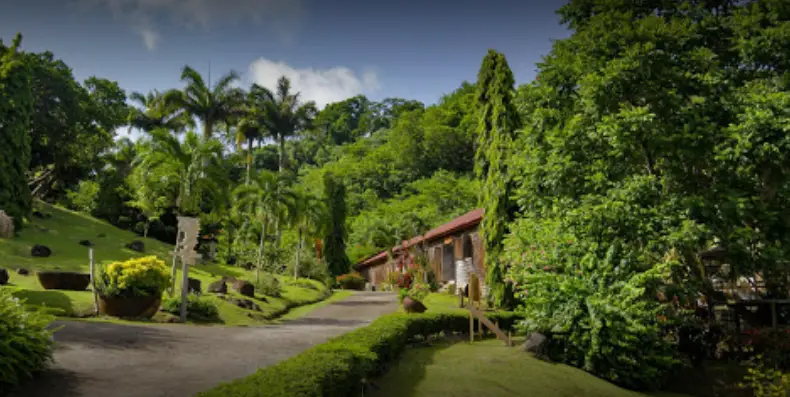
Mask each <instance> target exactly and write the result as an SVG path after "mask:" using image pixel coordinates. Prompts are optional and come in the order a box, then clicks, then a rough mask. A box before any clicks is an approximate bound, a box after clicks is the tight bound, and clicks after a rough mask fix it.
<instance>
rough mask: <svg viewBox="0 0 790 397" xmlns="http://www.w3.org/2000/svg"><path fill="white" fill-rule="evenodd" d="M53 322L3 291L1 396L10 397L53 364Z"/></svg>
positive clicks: (0, 302) (0, 309)
mask: <svg viewBox="0 0 790 397" xmlns="http://www.w3.org/2000/svg"><path fill="white" fill-rule="evenodd" d="M50 320H51V319H50V318H49V316H46V315H44V314H42V313H40V312H38V311H29V310H28V309H27V308H25V305H24V301H20V300H19V299H17V298H15V297H13V296H12V295H11V292H9V291H8V290H5V289H0V336H2V339H0V342H2V343H0V395H7V394H8V393H9V392H10V391H12V390H13V389H14V388H15V387H16V386H17V385H18V384H19V383H20V382H22V381H23V380H28V379H30V378H31V376H32V375H33V374H34V373H36V372H38V371H41V370H42V369H44V368H45V367H46V365H47V364H48V363H49V362H50V361H51V360H52V351H53V347H54V342H53V340H52V331H51V330H50V329H48V328H47V325H48V323H49V321H50Z"/></svg>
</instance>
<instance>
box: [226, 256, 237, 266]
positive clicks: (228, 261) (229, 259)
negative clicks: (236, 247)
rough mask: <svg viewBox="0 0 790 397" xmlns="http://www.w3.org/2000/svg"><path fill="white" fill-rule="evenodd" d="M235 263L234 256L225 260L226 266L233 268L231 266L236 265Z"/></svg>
mask: <svg viewBox="0 0 790 397" xmlns="http://www.w3.org/2000/svg"><path fill="white" fill-rule="evenodd" d="M236 262H237V259H236V257H235V256H231V257H229V258H228V260H227V264H228V265H230V266H233V265H235V264H236Z"/></svg>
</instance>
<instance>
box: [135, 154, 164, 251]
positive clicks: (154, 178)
mask: <svg viewBox="0 0 790 397" xmlns="http://www.w3.org/2000/svg"><path fill="white" fill-rule="evenodd" d="M169 171H170V170H168V169H167V168H166V167H153V168H145V167H138V168H135V170H134V172H133V173H132V174H131V175H129V182H130V183H129V186H130V188H131V193H132V200H130V201H128V202H127V204H128V205H129V206H131V207H133V208H136V209H138V210H139V211H140V212H141V213H142V215H143V216H144V217H145V220H144V223H143V237H148V229H149V228H150V227H151V222H153V221H156V220H158V219H159V217H160V216H162V214H164V212H165V211H166V210H167V208H168V207H170V205H172V203H173V200H172V196H173V194H172V191H168V190H172V189H170V186H168V178H167V173H168V172H169Z"/></svg>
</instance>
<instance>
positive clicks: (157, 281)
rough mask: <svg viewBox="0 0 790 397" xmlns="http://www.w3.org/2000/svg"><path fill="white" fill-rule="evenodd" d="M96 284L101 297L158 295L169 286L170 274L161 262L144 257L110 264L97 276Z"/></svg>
mask: <svg viewBox="0 0 790 397" xmlns="http://www.w3.org/2000/svg"><path fill="white" fill-rule="evenodd" d="M97 284H98V285H97V289H98V292H99V293H100V294H101V295H103V296H119V297H132V296H150V295H160V294H161V293H162V291H164V290H165V289H166V288H167V287H168V286H169V285H170V273H169V271H168V268H167V266H166V265H165V263H164V262H163V261H161V260H159V259H157V257H155V256H146V257H142V258H135V259H130V260H128V261H125V262H114V263H110V264H109V265H107V266H106V268H104V270H103V271H102V272H101V274H100V275H99V277H98V283H97Z"/></svg>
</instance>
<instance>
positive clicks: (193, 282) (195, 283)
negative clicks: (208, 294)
mask: <svg viewBox="0 0 790 397" xmlns="http://www.w3.org/2000/svg"><path fill="white" fill-rule="evenodd" d="M187 285H188V286H189V292H194V293H196V294H200V293H201V292H203V291H202V290H201V289H200V280H198V279H196V278H192V277H189V278H188V279H187Z"/></svg>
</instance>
